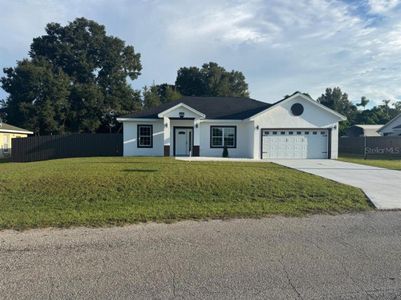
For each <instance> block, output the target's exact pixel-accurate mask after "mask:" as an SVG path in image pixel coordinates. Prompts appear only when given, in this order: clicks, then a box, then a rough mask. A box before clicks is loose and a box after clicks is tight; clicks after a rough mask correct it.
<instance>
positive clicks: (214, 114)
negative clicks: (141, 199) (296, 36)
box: [117, 92, 345, 159]
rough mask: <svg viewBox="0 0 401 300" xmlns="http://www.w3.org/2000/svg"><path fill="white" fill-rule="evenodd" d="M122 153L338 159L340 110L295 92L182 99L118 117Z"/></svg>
mask: <svg viewBox="0 0 401 300" xmlns="http://www.w3.org/2000/svg"><path fill="white" fill-rule="evenodd" d="M117 120H118V121H120V122H122V123H123V126H124V130H123V132H124V156H163V155H164V156H191V155H192V156H209V157H221V156H222V153H223V148H224V146H226V147H227V148H228V153H229V156H230V157H243V158H253V159H261V158H262V159H274V158H288V159H301V158H337V155H338V122H339V121H343V120H345V117H344V116H342V115H341V114H339V113H337V112H335V111H333V110H331V109H329V108H327V107H325V106H324V105H322V104H320V103H318V102H316V101H315V100H313V99H312V98H310V97H309V96H306V95H304V94H302V93H299V92H296V93H294V94H293V95H291V96H290V97H287V98H285V99H283V100H280V101H278V102H276V103H274V104H268V103H265V102H261V101H256V100H253V99H249V98H237V97H185V96H184V97H183V98H181V99H179V100H177V101H174V102H170V103H166V104H163V105H161V106H159V107H156V108H154V109H151V110H148V111H143V112H138V113H134V114H132V115H128V116H125V117H121V118H118V119H117Z"/></svg>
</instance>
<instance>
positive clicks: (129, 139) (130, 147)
mask: <svg viewBox="0 0 401 300" xmlns="http://www.w3.org/2000/svg"><path fill="white" fill-rule="evenodd" d="M140 124H146V125H149V124H150V125H153V147H152V148H138V147H137V130H138V125H140ZM163 142H164V141H163V120H157V121H147V120H144V121H140V122H124V123H123V143H124V156H163Z"/></svg>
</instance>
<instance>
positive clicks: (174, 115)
mask: <svg viewBox="0 0 401 300" xmlns="http://www.w3.org/2000/svg"><path fill="white" fill-rule="evenodd" d="M158 117H159V118H162V119H163V153H164V156H183V157H193V156H195V157H196V156H199V155H200V125H199V123H200V121H201V120H202V119H204V118H205V115H204V114H202V113H200V112H198V111H196V110H194V109H193V108H191V107H189V106H187V105H185V104H182V103H181V104H179V105H176V106H174V107H172V108H171V109H169V110H166V111H164V112H162V113H160V114H159V115H158Z"/></svg>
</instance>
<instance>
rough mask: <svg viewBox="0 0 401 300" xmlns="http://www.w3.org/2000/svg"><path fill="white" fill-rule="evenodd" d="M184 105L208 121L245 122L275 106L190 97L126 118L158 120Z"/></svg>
mask: <svg viewBox="0 0 401 300" xmlns="http://www.w3.org/2000/svg"><path fill="white" fill-rule="evenodd" d="M179 103H184V104H186V105H188V106H190V107H192V108H194V109H196V110H197V111H199V112H201V113H203V114H205V115H206V119H223V120H224V119H225V120H243V119H247V118H249V117H251V116H253V115H255V114H257V113H259V112H261V111H263V110H265V109H267V108H269V107H270V106H272V105H273V104H269V103H266V102H262V101H257V100H254V99H250V98H245V97H189V96H184V97H182V98H181V99H179V100H177V101H172V102H169V103H165V104H162V105H160V106H158V107H155V108H153V109H150V110H146V111H141V112H137V113H133V114H130V115H126V116H124V118H147V119H156V118H158V116H157V115H158V114H159V113H161V112H163V111H165V110H167V109H169V108H171V107H173V106H175V105H177V104H179Z"/></svg>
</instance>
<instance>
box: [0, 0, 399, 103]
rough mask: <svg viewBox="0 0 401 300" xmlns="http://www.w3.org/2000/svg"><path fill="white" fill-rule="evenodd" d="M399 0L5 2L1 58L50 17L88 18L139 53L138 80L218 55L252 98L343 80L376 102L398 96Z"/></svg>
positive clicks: (14, 55)
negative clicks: (239, 76)
mask: <svg viewBox="0 0 401 300" xmlns="http://www.w3.org/2000/svg"><path fill="white" fill-rule="evenodd" d="M398 2H399V1H395V0H389V1H379V0H366V1H352V2H349V1H347V2H346V1H340V0H330V1H329V0H327V1H325V0H302V1H293V0H270V1H264V0H249V1H240V0H220V1H215V0H203V1H192V0H169V1H161V0H147V1H140V0H136V1H129V0H115V1H106V0H99V1H95V0H92V1H84V2H82V1H78V0H70V1H68V2H62V1H56V0H54V1H53V0H46V1H39V0H37V1H27V0H26V1H22V0H21V1H6V0H0V5H1V7H4V10H5V11H7V14H5V16H4V18H2V19H0V27H1V28H2V29H3V28H5V29H6V30H2V31H0V40H1V43H0V66H1V67H4V66H10V65H14V64H15V61H16V60H18V59H21V58H22V57H24V56H26V54H27V52H28V50H29V44H30V42H31V40H32V38H33V37H35V36H38V35H41V34H43V33H44V27H45V25H46V23H48V22H51V21H57V22H61V23H62V24H66V23H67V22H68V21H72V20H73V19H74V18H75V17H80V16H85V17H87V18H90V19H94V20H96V21H98V22H99V23H102V24H104V25H105V26H106V29H107V31H108V33H109V34H112V35H115V36H119V37H121V38H122V39H124V40H126V41H127V43H128V44H132V45H134V46H135V49H136V50H137V51H139V52H140V53H141V55H142V64H143V72H142V75H141V77H140V78H139V79H138V80H136V81H135V82H134V87H136V88H140V87H142V86H143V85H145V84H147V85H149V84H151V83H152V82H153V81H155V82H157V83H158V82H174V80H175V76H176V71H177V69H178V68H179V67H182V66H190V65H198V66H199V65H201V64H202V63H204V62H208V61H216V62H218V63H219V64H221V65H223V66H224V67H226V68H227V69H229V70H231V69H235V70H241V71H243V73H244V74H245V76H246V78H247V81H248V82H249V86H250V91H251V96H252V97H254V98H256V99H260V100H264V101H275V100H277V99H280V98H281V97H283V96H284V95H286V94H290V93H292V92H293V91H295V90H301V91H305V92H309V93H310V94H311V95H312V96H314V97H318V96H319V95H320V94H321V93H322V92H323V91H324V89H325V88H326V87H329V86H331V87H332V86H340V87H341V88H342V89H343V90H344V91H346V92H347V93H348V94H349V95H350V97H351V98H352V99H354V100H356V101H358V100H359V99H360V97H361V96H367V97H368V98H370V99H371V100H372V102H373V103H380V102H381V100H382V99H384V98H386V99H387V98H388V99H392V100H396V99H398V98H399V97H400V95H401V85H400V84H399V83H400V82H401V62H400V59H399V53H400V51H401V20H400V18H399V15H400V6H399V5H398V4H399V3H398ZM0 97H1V94H0Z"/></svg>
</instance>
